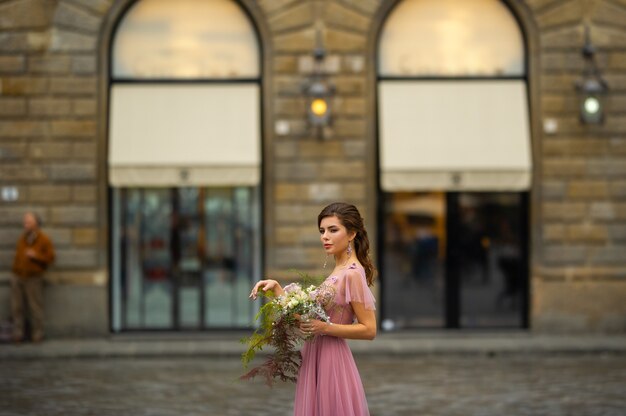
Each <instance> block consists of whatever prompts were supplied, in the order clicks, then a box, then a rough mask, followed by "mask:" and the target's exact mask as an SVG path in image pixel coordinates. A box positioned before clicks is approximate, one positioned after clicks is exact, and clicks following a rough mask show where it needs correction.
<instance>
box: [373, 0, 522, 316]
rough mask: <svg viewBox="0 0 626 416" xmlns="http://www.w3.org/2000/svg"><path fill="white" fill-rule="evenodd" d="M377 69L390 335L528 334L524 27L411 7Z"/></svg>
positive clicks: (384, 44) (495, 11)
mask: <svg viewBox="0 0 626 416" xmlns="http://www.w3.org/2000/svg"><path fill="white" fill-rule="evenodd" d="M377 65H378V85H377V88H378V115H379V118H378V127H379V129H378V131H379V149H380V153H379V169H380V181H379V183H380V190H381V199H383V201H384V204H383V206H384V212H383V218H384V222H383V224H382V227H383V234H384V236H385V237H384V238H385V240H384V241H385V243H384V244H382V246H381V248H380V249H381V251H382V253H381V256H380V257H381V258H382V264H383V266H384V268H383V270H382V272H381V274H382V275H383V276H386V277H387V279H385V280H384V281H383V284H384V288H383V293H384V294H385V298H384V300H383V301H384V302H385V304H386V305H389V306H388V307H387V308H384V310H385V311H387V312H386V316H384V317H383V318H384V320H383V328H393V327H429V326H434V327H441V326H445V327H460V326H464V327H468V326H469V327H472V326H483V327H489V326H500V327H501V326H504V327H506V326H513V327H519V326H522V325H523V323H524V322H526V318H525V317H524V316H522V314H523V311H524V310H525V309H524V306H523V305H524V303H525V302H527V297H526V295H525V294H524V290H525V289H524V288H525V287H526V284H525V282H526V281H527V279H528V276H527V273H526V272H525V270H527V269H526V268H527V260H528V258H527V253H526V247H525V243H524V242H525V239H526V238H527V237H526V233H527V228H528V224H527V220H526V216H527V212H526V210H527V207H526V202H525V201H526V200H527V191H528V190H529V189H530V185H531V170H532V160H531V146H530V120H529V109H528V107H529V102H528V90H527V75H526V67H527V65H526V52H525V43H524V36H523V33H522V31H521V30H520V27H519V25H518V22H517V20H516V19H515V17H514V15H513V14H512V13H511V11H510V9H509V8H508V7H507V6H506V5H505V4H504V3H503V2H502V1H499V0H403V1H400V2H398V3H397V5H396V7H395V8H394V9H392V10H391V12H390V13H389V15H388V17H387V19H386V20H385V22H384V24H383V27H382V30H381V33H380V38H379V45H378V56H377ZM507 256H508V257H507ZM513 304H514V305H515V307H514V308H513V310H508V309H507V307H508V306H510V305H513Z"/></svg>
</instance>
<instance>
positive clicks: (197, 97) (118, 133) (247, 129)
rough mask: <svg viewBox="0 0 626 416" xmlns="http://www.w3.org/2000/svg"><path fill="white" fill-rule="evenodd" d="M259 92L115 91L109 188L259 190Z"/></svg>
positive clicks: (129, 87) (202, 88)
mask: <svg viewBox="0 0 626 416" xmlns="http://www.w3.org/2000/svg"><path fill="white" fill-rule="evenodd" d="M259 99H260V98H259V85H258V84H256V83H254V84H252V83H241V84H227V85H224V84H220V85H215V84H208V85H207V84H183V85H181V84H159V83H142V84H115V85H113V86H112V88H111V99H110V125H109V140H110V141H109V183H110V184H111V185H112V186H146V187H148V186H253V185H257V184H258V183H259V182H260V160H261V156H260V152H261V146H260V141H261V140H260V131H261V129H260V116H259V107H260V101H259Z"/></svg>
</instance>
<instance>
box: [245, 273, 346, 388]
mask: <svg viewBox="0 0 626 416" xmlns="http://www.w3.org/2000/svg"><path fill="white" fill-rule="evenodd" d="M333 289H334V288H333V287H332V286H329V285H325V284H321V285H320V286H317V287H316V286H315V285H309V286H308V287H306V288H303V287H302V286H301V285H300V284H299V283H291V284H289V285H287V286H285V288H284V289H283V291H284V293H283V294H282V295H280V296H276V297H274V294H273V293H271V291H268V292H266V293H263V292H260V294H261V295H262V296H265V297H266V298H268V299H269V301H268V302H267V303H265V304H264V305H263V306H262V307H261V309H260V310H259V312H258V313H257V315H256V317H255V320H260V325H259V328H258V329H257V330H256V331H255V332H254V333H253V334H252V335H251V336H250V337H247V338H244V339H242V340H241V342H242V343H245V344H247V346H248V349H247V350H246V352H244V353H243V354H242V357H241V361H242V363H243V365H244V368H247V366H248V364H249V363H250V361H252V360H253V359H254V357H255V355H256V352H257V351H260V350H262V349H263V347H265V346H267V345H269V346H271V347H273V348H274V353H273V354H270V355H269V356H268V358H267V359H266V360H265V362H264V363H263V364H261V365H259V366H257V367H255V368H253V369H252V370H250V371H248V372H247V373H246V374H244V375H243V376H241V377H240V379H241V380H249V379H252V378H254V377H256V376H257V375H262V376H264V377H265V380H266V382H267V384H268V385H270V386H271V385H272V383H273V381H274V380H276V379H280V380H282V381H293V382H295V381H296V377H297V375H298V369H299V368H300V363H301V360H302V358H301V356H300V351H299V350H298V346H299V344H300V343H301V342H302V341H303V340H306V339H310V338H312V337H313V336H304V334H303V333H302V332H301V331H300V329H299V325H300V320H301V319H319V320H322V321H326V322H328V321H329V318H328V316H327V315H326V312H325V311H324V307H327V306H328V305H329V304H330V302H331V301H332V299H333V298H334V290H333Z"/></svg>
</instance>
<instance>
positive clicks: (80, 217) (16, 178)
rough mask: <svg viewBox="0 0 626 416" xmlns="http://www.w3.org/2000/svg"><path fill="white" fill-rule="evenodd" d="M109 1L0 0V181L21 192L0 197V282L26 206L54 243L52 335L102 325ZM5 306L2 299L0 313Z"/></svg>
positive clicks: (49, 299) (98, 329)
mask: <svg viewBox="0 0 626 416" xmlns="http://www.w3.org/2000/svg"><path fill="white" fill-rule="evenodd" d="M111 4H112V1H98V0H78V1H56V0H54V1H52V0H19V1H15V0H11V1H1V2H0V186H2V187H15V188H17V190H18V192H19V197H18V199H17V200H16V201H13V202H7V201H0V286H2V289H4V290H8V279H9V278H10V267H11V263H12V258H13V254H14V247H15V243H16V241H17V238H18V235H19V233H20V231H21V218H22V214H23V213H24V212H25V211H27V210H33V211H35V212H37V213H38V214H40V215H41V217H42V219H43V221H44V230H45V231H46V232H48V233H49V235H50V236H51V237H52V239H53V241H54V243H55V246H56V250H57V259H56V264H55V265H54V266H53V267H52V268H51V270H50V272H49V273H48V276H47V283H48V285H47V288H46V308H47V311H48V313H47V320H48V322H47V326H48V329H49V331H50V332H51V333H52V335H55V334H59V333H62V334H63V333H65V334H69V333H72V334H83V335H87V334H103V333H106V332H107V330H108V329H107V328H108V310H107V278H106V277H107V271H106V267H107V266H106V261H104V260H105V259H106V253H103V252H102V247H104V243H105V241H106V235H103V233H101V232H100V229H101V227H102V226H103V225H105V224H103V223H102V221H105V219H106V213H103V212H101V211H100V209H99V205H98V202H99V196H98V189H99V183H100V181H102V180H104V178H101V177H99V175H98V169H97V166H98V160H99V158H101V157H103V155H101V154H99V153H98V151H97V147H98V140H99V137H98V135H97V126H98V123H99V122H100V120H99V118H100V117H99V114H100V113H99V110H98V93H97V80H98V77H99V75H100V74H99V73H98V69H97V62H98V59H99V55H98V50H97V45H98V42H99V36H100V29H101V25H102V22H103V19H104V17H105V14H106V13H107V12H108V10H109V7H110V6H111ZM70 305H71V307H69V306H70ZM8 310H9V309H8V303H6V302H3V303H2V304H1V305H0V319H5V318H6V317H7V315H8ZM69 316H71V317H72V319H71V320H68V319H65V318H67V317H69ZM63 317H65V318H63ZM70 321H71V322H70Z"/></svg>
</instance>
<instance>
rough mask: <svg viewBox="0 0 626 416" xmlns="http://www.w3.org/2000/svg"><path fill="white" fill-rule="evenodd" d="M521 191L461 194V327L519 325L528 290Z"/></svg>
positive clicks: (459, 230) (459, 238)
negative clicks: (526, 286)
mask: <svg viewBox="0 0 626 416" xmlns="http://www.w3.org/2000/svg"><path fill="white" fill-rule="evenodd" d="M521 202H522V201H521V194H519V193H513V192H509V193H504V192H502V193H462V194H460V195H459V199H458V204H459V218H458V228H459V229H458V237H457V244H458V252H459V258H458V262H459V270H460V287H461V326H462V327H495V326H509V327H519V326H520V325H521V318H522V317H521V313H520V309H521V307H522V300H523V289H524V282H525V277H524V270H525V269H524V267H523V264H522V255H523V254H522V214H521V209H522V208H521V207H522V204H521Z"/></svg>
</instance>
